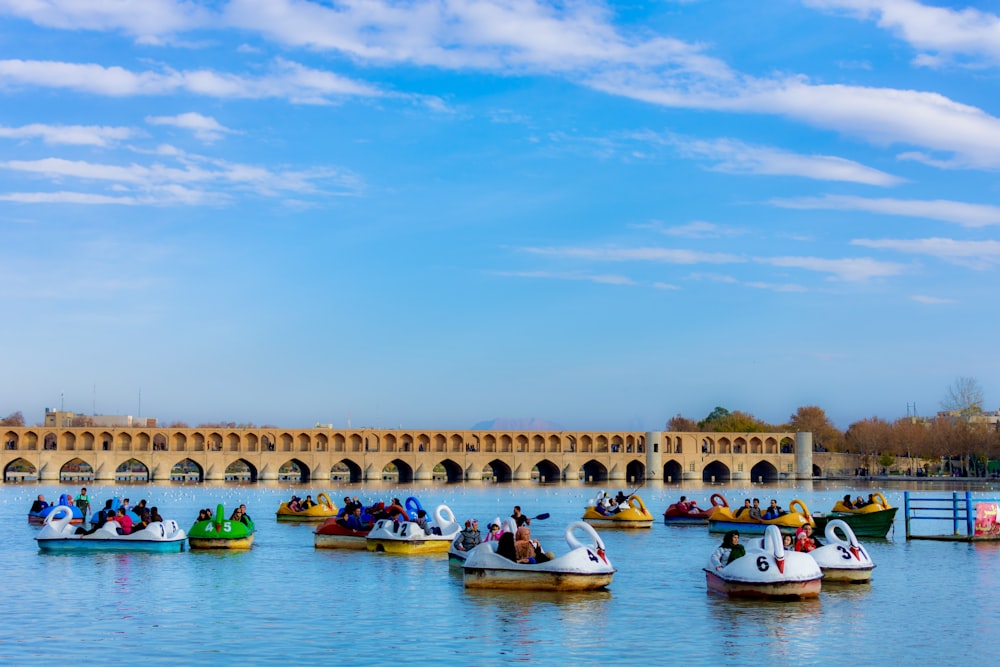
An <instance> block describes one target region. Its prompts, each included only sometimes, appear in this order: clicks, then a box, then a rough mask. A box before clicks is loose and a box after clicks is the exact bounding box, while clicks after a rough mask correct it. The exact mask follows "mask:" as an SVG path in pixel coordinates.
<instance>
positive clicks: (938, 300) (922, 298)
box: [910, 294, 958, 306]
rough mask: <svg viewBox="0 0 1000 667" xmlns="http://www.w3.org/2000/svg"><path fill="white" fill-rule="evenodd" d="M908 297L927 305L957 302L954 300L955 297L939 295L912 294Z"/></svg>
mask: <svg viewBox="0 0 1000 667" xmlns="http://www.w3.org/2000/svg"><path fill="white" fill-rule="evenodd" d="M910 299H911V300H913V301H916V302H917V303H925V304H927V305H929V306H940V305H947V304H952V303H958V301H956V300H955V299H945V298H943V297H939V296H927V295H924V294H914V295H913V296H911V297H910Z"/></svg>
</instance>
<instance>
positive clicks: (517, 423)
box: [472, 417, 566, 431]
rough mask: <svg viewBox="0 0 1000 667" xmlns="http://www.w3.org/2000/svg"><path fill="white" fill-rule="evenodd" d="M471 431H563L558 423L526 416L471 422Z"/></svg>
mask: <svg viewBox="0 0 1000 667" xmlns="http://www.w3.org/2000/svg"><path fill="white" fill-rule="evenodd" d="M472 430H473V431H565V430H566V429H564V428H563V427H562V426H560V425H559V424H553V423H552V422H547V421H545V420H543V419H535V418H534V417H528V418H526V419H492V420H490V421H485V422H479V423H477V424H473V426H472Z"/></svg>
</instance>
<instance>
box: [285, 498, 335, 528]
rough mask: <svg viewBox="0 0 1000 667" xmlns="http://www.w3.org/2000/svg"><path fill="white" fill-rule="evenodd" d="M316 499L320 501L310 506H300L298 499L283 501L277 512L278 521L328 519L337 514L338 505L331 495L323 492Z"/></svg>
mask: <svg viewBox="0 0 1000 667" xmlns="http://www.w3.org/2000/svg"><path fill="white" fill-rule="evenodd" d="M293 498H294V496H293ZM316 500H317V501H318V502H317V503H316V504H315V505H313V506H312V507H309V508H305V507H301V508H300V507H298V500H296V501H295V502H293V501H288V502H285V503H281V506H280V507H279V508H278V512H277V519H278V521H326V520H327V519H329V518H331V517H336V516H337V511H338V510H337V506H336V505H334V504H333V502H332V501H331V500H330V496H328V495H326V494H325V493H321V494H319V495H318V496H316Z"/></svg>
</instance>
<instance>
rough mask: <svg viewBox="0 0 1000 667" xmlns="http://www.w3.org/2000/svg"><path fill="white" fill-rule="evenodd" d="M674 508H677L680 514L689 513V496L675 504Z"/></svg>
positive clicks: (682, 497) (683, 497)
mask: <svg viewBox="0 0 1000 667" xmlns="http://www.w3.org/2000/svg"><path fill="white" fill-rule="evenodd" d="M674 507H676V508H677V511H678V512H684V513H688V512H690V511H691V505H689V504H688V501H687V496H681V499H680V500H678V501H677V502H676V503H674Z"/></svg>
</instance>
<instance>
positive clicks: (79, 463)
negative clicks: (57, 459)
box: [59, 458, 94, 482]
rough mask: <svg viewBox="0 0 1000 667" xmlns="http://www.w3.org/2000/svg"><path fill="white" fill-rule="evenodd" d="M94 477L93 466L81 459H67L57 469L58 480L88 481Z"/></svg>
mask: <svg viewBox="0 0 1000 667" xmlns="http://www.w3.org/2000/svg"><path fill="white" fill-rule="evenodd" d="M93 479H94V468H93V467H92V466H91V465H90V464H89V463H87V462H86V461H84V460H83V459H79V458H77V459H73V460H71V461H67V462H66V463H65V464H64V465H63V467H62V468H60V469H59V481H60V482H90V481H92V480H93Z"/></svg>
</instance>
